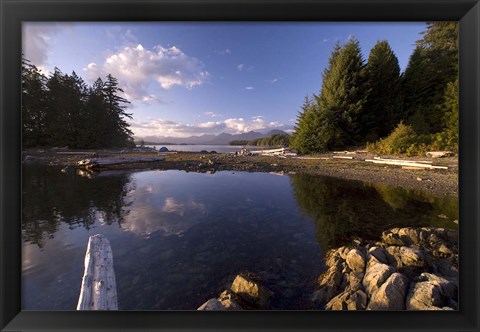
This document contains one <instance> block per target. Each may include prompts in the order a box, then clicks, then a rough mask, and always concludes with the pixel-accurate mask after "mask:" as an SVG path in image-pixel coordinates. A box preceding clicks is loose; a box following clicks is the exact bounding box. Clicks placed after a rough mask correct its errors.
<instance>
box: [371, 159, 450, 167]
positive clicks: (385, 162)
mask: <svg viewBox="0 0 480 332" xmlns="http://www.w3.org/2000/svg"><path fill="white" fill-rule="evenodd" d="M365 161H368V162H372V163H374V164H386V165H396V166H416V167H423V168H429V169H448V167H447V166H432V165H428V164H421V163H415V162H405V161H402V162H399V161H389V160H376V159H365Z"/></svg>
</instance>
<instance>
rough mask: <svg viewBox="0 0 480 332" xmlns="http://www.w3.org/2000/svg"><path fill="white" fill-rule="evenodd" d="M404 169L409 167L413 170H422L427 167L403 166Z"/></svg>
mask: <svg viewBox="0 0 480 332" xmlns="http://www.w3.org/2000/svg"><path fill="white" fill-rule="evenodd" d="M402 169H409V170H412V171H419V170H422V169H425V168H423V167H417V166H402Z"/></svg>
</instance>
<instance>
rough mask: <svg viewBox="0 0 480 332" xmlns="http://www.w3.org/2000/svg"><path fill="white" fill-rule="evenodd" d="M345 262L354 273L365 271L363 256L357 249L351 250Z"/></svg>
mask: <svg viewBox="0 0 480 332" xmlns="http://www.w3.org/2000/svg"><path fill="white" fill-rule="evenodd" d="M345 260H346V262H347V265H348V267H350V269H351V270H352V271H354V272H364V271H365V256H364V255H363V253H362V252H361V251H360V250H358V249H352V250H350V251H349V252H348V254H347V256H346V259H345Z"/></svg>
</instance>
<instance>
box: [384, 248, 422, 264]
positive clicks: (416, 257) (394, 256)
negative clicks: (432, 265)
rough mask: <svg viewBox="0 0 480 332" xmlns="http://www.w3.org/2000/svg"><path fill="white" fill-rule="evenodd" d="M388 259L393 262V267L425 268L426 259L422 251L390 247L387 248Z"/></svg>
mask: <svg viewBox="0 0 480 332" xmlns="http://www.w3.org/2000/svg"><path fill="white" fill-rule="evenodd" d="M387 252H388V257H389V258H390V261H391V262H392V265H394V266H397V267H401V266H411V267H424V266H425V257H424V254H423V252H422V251H421V250H418V249H415V248H409V247H405V246H401V247H398V246H390V247H388V248H387Z"/></svg>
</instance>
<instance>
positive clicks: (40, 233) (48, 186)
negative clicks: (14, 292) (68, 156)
mask: <svg viewBox="0 0 480 332" xmlns="http://www.w3.org/2000/svg"><path fill="white" fill-rule="evenodd" d="M129 183H130V178H129V175H128V174H126V173H123V174H120V175H119V174H117V175H113V176H97V177H95V178H88V177H83V176H78V175H77V174H75V173H69V172H67V173H62V172H61V171H60V168H58V167H53V166H42V165H25V166H24V167H23V170H22V236H23V239H24V240H25V241H29V242H31V243H34V244H37V245H38V246H39V247H43V245H44V241H45V239H46V238H52V237H53V236H54V234H55V233H56V232H57V231H58V229H59V226H60V224H61V223H62V222H65V223H67V224H68V225H69V227H70V228H75V227H85V228H86V229H90V228H92V227H93V225H94V224H95V223H96V222H97V221H99V220H102V221H103V222H104V223H106V224H112V223H118V224H121V223H122V222H123V220H124V217H125V214H126V213H127V211H126V210H125V209H124V206H125V203H124V198H125V196H126V195H127V193H128V190H129Z"/></svg>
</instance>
